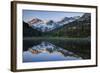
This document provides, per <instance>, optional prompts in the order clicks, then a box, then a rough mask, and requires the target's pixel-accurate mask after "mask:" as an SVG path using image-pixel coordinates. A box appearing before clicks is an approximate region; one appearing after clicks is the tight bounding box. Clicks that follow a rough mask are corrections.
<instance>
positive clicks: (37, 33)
mask: <svg viewBox="0 0 100 73" xmlns="http://www.w3.org/2000/svg"><path fill="white" fill-rule="evenodd" d="M41 34H42V33H41V32H40V31H37V30H35V29H33V28H31V27H29V25H28V24H27V23H25V22H24V21H23V36H25V37H29V36H30V37H32V36H41Z"/></svg>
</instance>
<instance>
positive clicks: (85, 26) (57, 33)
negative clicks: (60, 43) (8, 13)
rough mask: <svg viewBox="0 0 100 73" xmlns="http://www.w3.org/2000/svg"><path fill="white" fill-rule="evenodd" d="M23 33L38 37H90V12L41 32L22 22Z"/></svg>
mask: <svg viewBox="0 0 100 73" xmlns="http://www.w3.org/2000/svg"><path fill="white" fill-rule="evenodd" d="M23 25H24V26H23V32H24V33H23V35H24V36H25V37H26V36H29V37H30V36H33V37H34V36H39V37H44V36H47V37H90V35H91V14H90V13H85V14H84V15H83V16H82V17H80V18H79V19H77V20H76V21H73V22H70V23H68V24H65V25H64V26H62V27H59V28H57V29H54V30H52V31H50V32H41V31H38V30H36V29H33V28H31V27H29V26H28V24H27V23H25V22H23Z"/></svg>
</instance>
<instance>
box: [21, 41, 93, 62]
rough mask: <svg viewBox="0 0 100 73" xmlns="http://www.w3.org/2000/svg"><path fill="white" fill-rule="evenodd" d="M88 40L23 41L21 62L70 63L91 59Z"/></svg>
mask: <svg viewBox="0 0 100 73" xmlns="http://www.w3.org/2000/svg"><path fill="white" fill-rule="evenodd" d="M90 48H91V45H90V41H88V40H84V39H82V40H80V39H78V40H72V39H71V40H61V39H59V40H58V39H55V40H54V39H52V40H51V39H45V40H44V39H32V40H30V39H27V40H23V62H24V63H28V62H47V61H64V60H66V61H71V60H85V59H90V58H91V52H90V51H91V49H90Z"/></svg>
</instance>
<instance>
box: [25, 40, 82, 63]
mask: <svg viewBox="0 0 100 73" xmlns="http://www.w3.org/2000/svg"><path fill="white" fill-rule="evenodd" d="M29 53H31V54H30V55H31V56H32V55H33V56H32V57H31V59H32V60H31V61H33V59H37V58H38V57H41V60H42V61H49V60H50V61H54V60H56V59H55V58H53V57H54V56H55V57H56V58H58V59H57V60H78V59H82V58H81V57H80V56H78V55H76V54H74V53H73V52H70V51H68V50H66V49H63V48H61V47H58V46H55V45H53V44H51V43H49V42H45V41H43V42H41V43H40V44H38V45H34V46H33V47H31V48H28V50H27V54H29ZM44 54H45V56H47V57H48V58H49V59H47V60H46V58H44V57H45V56H44V57H43V55H44ZM36 56H37V58H36ZM34 57H35V58H34ZM42 57H43V58H42ZM27 60H28V59H27ZM24 61H25V62H28V61H26V60H25V52H24ZM36 61H40V60H36ZM33 62H34V61H33Z"/></svg>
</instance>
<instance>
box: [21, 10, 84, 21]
mask: <svg viewBox="0 0 100 73" xmlns="http://www.w3.org/2000/svg"><path fill="white" fill-rule="evenodd" d="M83 14H84V13H82V12H61V11H37V10H23V17H22V18H23V21H25V22H28V21H30V20H32V19H33V18H39V19H41V20H43V21H48V20H53V21H60V20H61V19H63V18H64V17H73V16H82V15H83Z"/></svg>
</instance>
